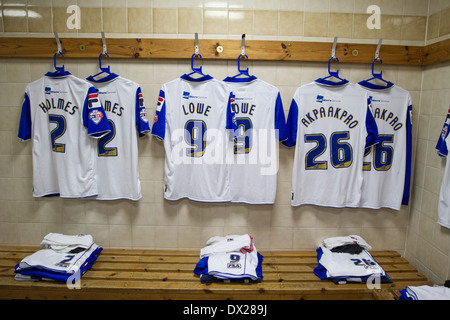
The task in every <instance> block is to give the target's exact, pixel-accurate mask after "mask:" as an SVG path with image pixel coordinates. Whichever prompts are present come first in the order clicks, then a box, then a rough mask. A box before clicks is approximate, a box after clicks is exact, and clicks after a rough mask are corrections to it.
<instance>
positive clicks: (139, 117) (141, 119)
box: [136, 87, 150, 137]
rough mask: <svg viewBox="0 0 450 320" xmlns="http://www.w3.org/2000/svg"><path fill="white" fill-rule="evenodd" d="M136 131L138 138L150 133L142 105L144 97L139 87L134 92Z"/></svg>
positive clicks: (143, 105)
mask: <svg viewBox="0 0 450 320" xmlns="http://www.w3.org/2000/svg"><path fill="white" fill-rule="evenodd" d="M136 130H137V132H138V134H139V137H143V136H145V135H146V134H147V132H150V125H149V124H148V117H147V111H146V109H145V104H144V96H143V95H142V90H141V88H140V87H138V89H137V90H136Z"/></svg>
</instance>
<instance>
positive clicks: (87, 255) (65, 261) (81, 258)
mask: <svg viewBox="0 0 450 320" xmlns="http://www.w3.org/2000/svg"><path fill="white" fill-rule="evenodd" d="M67 237H69V238H67V239H68V240H69V241H68V242H67V244H66V245H65V244H64V243H58V245H57V250H54V249H51V248H49V247H48V246H47V245H46V244H45V242H46V241H45V240H43V242H41V247H44V248H45V249H41V250H38V251H36V252H34V253H33V254H31V255H29V256H27V257H25V258H23V259H22V261H20V262H19V263H18V264H17V265H16V266H15V273H16V276H15V279H16V280H33V281H39V280H55V281H64V282H67V281H68V280H73V282H74V281H76V280H78V279H79V278H80V277H81V276H82V275H83V274H84V273H85V272H86V271H87V270H89V269H90V268H91V267H92V265H93V263H94V262H95V261H96V260H97V257H98V255H99V254H100V253H101V251H102V250H103V248H101V247H99V246H98V245H97V244H96V243H95V242H94V241H92V242H91V243H88V244H86V243H85V244H84V245H81V246H79V247H78V246H74V242H72V241H71V240H73V239H74V238H75V237H78V236H67ZM62 238H64V237H62ZM44 239H45V238H44ZM64 246H65V248H64ZM69 278H71V279H69Z"/></svg>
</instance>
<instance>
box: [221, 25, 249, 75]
mask: <svg viewBox="0 0 450 320" xmlns="http://www.w3.org/2000/svg"><path fill="white" fill-rule="evenodd" d="M241 58H244V59H248V56H247V55H246V54H245V34H243V35H242V42H241V54H240V55H239V56H238V59H237V65H238V72H239V73H237V74H235V75H234V76H232V77H226V78H225V79H224V81H231V82H233V81H234V82H236V81H237V82H239V81H252V80H254V79H256V77H255V76H253V75H250V74H249V72H248V67H247V69H241ZM241 76H243V77H244V78H239V77H241Z"/></svg>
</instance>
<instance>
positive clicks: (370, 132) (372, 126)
mask: <svg viewBox="0 0 450 320" xmlns="http://www.w3.org/2000/svg"><path fill="white" fill-rule="evenodd" d="M371 104H372V103H371V98H368V99H367V113H366V132H367V136H366V149H367V148H370V147H371V146H373V145H375V144H377V143H379V140H378V127H377V123H376V122H375V118H374V117H373V114H372V108H371Z"/></svg>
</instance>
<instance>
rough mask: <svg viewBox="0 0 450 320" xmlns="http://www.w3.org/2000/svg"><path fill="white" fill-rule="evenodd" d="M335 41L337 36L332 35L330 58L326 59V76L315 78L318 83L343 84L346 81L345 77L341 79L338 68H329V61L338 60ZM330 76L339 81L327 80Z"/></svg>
mask: <svg viewBox="0 0 450 320" xmlns="http://www.w3.org/2000/svg"><path fill="white" fill-rule="evenodd" d="M336 43H337V37H334V41H333V48H332V50H331V58H330V59H328V76H326V77H323V78H318V79H316V82H318V83H321V84H325V85H343V84H345V83H347V82H348V80H347V79H343V78H341V77H340V76H339V69H336V71H331V69H330V67H331V62H332V61H333V60H336V62H339V59H338V58H337V57H336ZM332 77H334V78H336V79H338V80H339V81H331V80H327V79H330V78H332Z"/></svg>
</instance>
